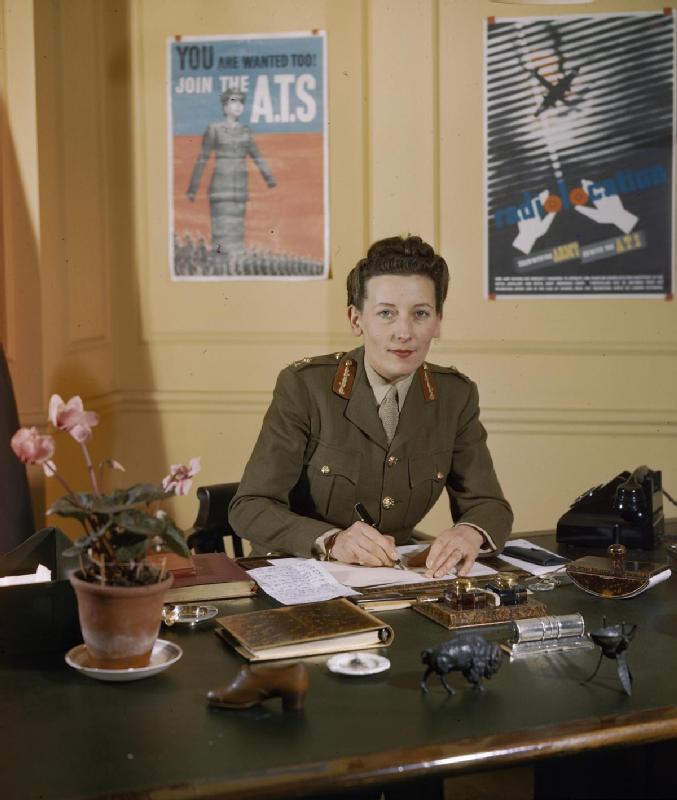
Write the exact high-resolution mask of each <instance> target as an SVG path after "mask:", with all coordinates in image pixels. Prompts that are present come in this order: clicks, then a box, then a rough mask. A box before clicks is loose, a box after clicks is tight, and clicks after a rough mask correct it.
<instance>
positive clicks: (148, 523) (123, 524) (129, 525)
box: [113, 508, 164, 546]
mask: <svg viewBox="0 0 677 800" xmlns="http://www.w3.org/2000/svg"><path fill="white" fill-rule="evenodd" d="M113 521H114V524H115V525H116V527H118V528H121V529H122V530H124V531H130V532H132V533H139V534H142V535H143V536H146V537H150V536H161V535H162V531H163V528H164V520H163V518H162V517H151V516H150V515H149V514H146V512H145V511H142V510H141V509H140V508H129V509H126V510H125V511H121V512H120V513H119V514H114V515H113ZM121 535H122V534H119V533H116V534H115V537H114V538H115V539H117V538H118V537H119V536H121ZM113 546H115V543H113Z"/></svg>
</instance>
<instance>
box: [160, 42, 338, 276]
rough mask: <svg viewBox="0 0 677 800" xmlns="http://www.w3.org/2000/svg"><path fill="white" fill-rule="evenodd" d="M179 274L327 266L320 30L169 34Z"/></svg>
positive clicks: (322, 271) (172, 254)
mask: <svg viewBox="0 0 677 800" xmlns="http://www.w3.org/2000/svg"><path fill="white" fill-rule="evenodd" d="M167 85H168V110H169V126H168V129H169V147H168V152H169V175H170V180H169V187H170V198H169V232H170V243H169V258H170V272H171V276H172V278H173V279H174V280H181V281H186V280H193V281H195V280H198V281H199V280H256V279H258V280H272V279H279V280H294V279H296V280H299V279H304V280H307V279H312V278H314V279H322V278H326V277H327V272H328V243H329V209H328V205H327V198H328V185H327V108H326V97H327V90H326V47H325V35H324V33H323V32H322V31H313V32H308V33H285V34H273V35H270V34H265V35H258V34H249V35H247V36H208V37H180V36H177V37H175V38H173V39H170V40H169V41H168V81H167Z"/></svg>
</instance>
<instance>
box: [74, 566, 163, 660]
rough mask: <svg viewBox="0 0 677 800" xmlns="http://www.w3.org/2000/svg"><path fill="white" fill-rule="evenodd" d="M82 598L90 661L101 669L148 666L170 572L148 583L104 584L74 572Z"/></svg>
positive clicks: (82, 625)
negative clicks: (155, 581) (145, 584)
mask: <svg viewBox="0 0 677 800" xmlns="http://www.w3.org/2000/svg"><path fill="white" fill-rule="evenodd" d="M70 582H71V584H72V585H73V589H74V590H75V594H76V596H77V598H78V613H79V616H80V628H81V629H82V638H83V639H84V642H85V644H86V645H87V652H88V653H89V659H90V665H91V666H92V667H98V668H100V669H127V668H129V667H145V666H147V664H148V662H149V660H150V654H151V651H152V649H153V645H154V644H155V640H156V639H157V636H158V633H159V631H160V623H161V621H162V604H163V601H164V596H165V592H166V591H167V589H169V587H170V586H171V585H172V583H173V582H174V578H173V576H172V575H168V576H167V577H166V578H165V580H163V581H161V582H160V583H152V584H150V585H147V586H131V587H127V586H101V585H100V584H97V583H89V582H88V581H84V580H82V579H81V578H78V577H76V576H75V575H71V576H70Z"/></svg>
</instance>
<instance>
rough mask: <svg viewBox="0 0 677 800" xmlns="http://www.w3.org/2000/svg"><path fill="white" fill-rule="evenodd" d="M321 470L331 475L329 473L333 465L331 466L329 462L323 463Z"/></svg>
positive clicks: (324, 473)
mask: <svg viewBox="0 0 677 800" xmlns="http://www.w3.org/2000/svg"><path fill="white" fill-rule="evenodd" d="M320 472H321V473H322V474H323V475H329V473H330V472H331V467H330V466H329V464H323V465H322V466H321V467H320Z"/></svg>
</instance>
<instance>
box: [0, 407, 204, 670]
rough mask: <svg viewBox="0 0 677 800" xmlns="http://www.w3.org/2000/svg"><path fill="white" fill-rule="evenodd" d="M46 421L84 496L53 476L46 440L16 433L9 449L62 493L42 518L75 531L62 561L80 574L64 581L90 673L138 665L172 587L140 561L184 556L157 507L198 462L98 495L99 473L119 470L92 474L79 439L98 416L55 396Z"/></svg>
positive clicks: (102, 467)
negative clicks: (78, 530) (82, 475)
mask: <svg viewBox="0 0 677 800" xmlns="http://www.w3.org/2000/svg"><path fill="white" fill-rule="evenodd" d="M49 421H50V422H51V424H52V425H53V426H54V427H55V428H57V429H58V430H61V431H64V432H67V433H69V434H70V435H71V436H72V437H73V439H75V441H76V442H78V443H79V444H80V446H81V448H82V453H83V456H84V459H85V463H86V465H87V469H88V472H89V476H90V479H91V484H92V491H91V492H76V491H74V490H73V489H72V488H71V487H70V486H69V484H68V482H67V481H66V479H65V478H64V477H63V475H61V473H60V472H59V471H58V469H57V466H56V464H55V462H54V461H53V456H54V452H55V442H54V438H53V437H52V436H51V435H48V434H47V435H41V434H40V433H39V432H38V430H37V429H36V428H20V429H19V430H18V431H17V432H16V433H15V434H14V436H13V437H12V440H11V446H12V449H13V450H14V452H15V453H16V455H17V456H18V457H19V459H20V460H21V461H22V462H23V463H24V464H41V465H42V468H43V470H44V472H45V475H47V476H48V477H52V478H56V479H57V480H58V481H60V482H61V484H62V485H63V487H64V488H65V490H66V493H65V494H64V495H63V496H62V497H60V498H59V499H58V500H57V501H56V502H54V503H53V504H52V506H51V507H50V508H49V509H48V511H47V513H48V514H57V515H58V516H61V517H72V518H74V519H76V520H78V522H79V523H80V524H81V526H82V528H83V535H82V537H81V538H80V539H78V540H77V541H76V542H75V543H74V544H73V546H72V547H71V548H70V549H69V550H66V551H65V555H77V556H79V558H80V569H79V570H78V571H77V572H76V573H74V574H73V575H72V576H71V578H70V581H71V583H72V585H73V588H74V589H75V593H76V596H77V599H78V611H79V617H80V627H81V629H82V637H83V639H84V641H85V644H86V646H87V651H88V655H89V662H90V666H93V667H99V668H107V669H125V668H129V667H143V666H146V665H147V664H148V662H149V659H150V654H151V651H152V649H153V645H154V643H155V640H156V639H157V635H158V632H159V630H160V622H161V615H162V604H163V600H164V594H165V592H166V590H167V589H169V587H170V586H171V585H172V581H173V578H172V576H171V574H169V573H167V572H166V570H165V569H164V564H163V562H162V561H160V563H159V564H158V563H155V562H154V563H149V562H147V561H146V560H145V559H146V556H147V554H148V553H149V551H150V550H151V549H155V550H158V549H168V550H169V551H172V552H174V553H178V554H179V555H183V556H188V555H190V552H189V550H188V547H187V545H186V541H185V538H184V536H183V533H182V532H181V530H180V529H179V528H178V527H177V526H176V524H175V523H174V521H173V520H172V518H171V517H170V516H169V515H168V514H167V513H165V512H164V511H163V510H161V509H160V508H159V503H160V502H161V501H162V500H164V499H166V498H167V497H171V496H173V495H185V494H186V493H187V492H188V491H189V489H190V486H191V482H192V478H193V476H194V475H196V474H197V473H198V472H199V471H200V459H199V458H193V459H191V461H190V462H189V464H188V465H187V466H186V465H183V464H173V465H172V467H171V470H170V473H169V475H167V476H166V477H165V478H164V479H163V481H162V483H161V484H160V485H156V484H150V483H139V484H135V485H133V486H130V487H129V488H127V489H114V490H112V491H110V492H108V493H104V492H103V491H102V487H103V482H104V475H105V471H106V470H107V469H111V470H122V471H124V467H123V466H122V465H121V464H119V463H118V462H117V461H115V460H113V459H107V460H105V461H103V462H101V464H99V465H98V467H97V468H96V469H95V467H94V465H93V463H92V460H91V458H90V454H89V449H88V447H87V440H88V439H89V438H90V436H91V435H92V428H93V427H94V426H95V425H97V424H98V421H99V418H98V415H97V414H96V413H95V412H93V411H86V410H85V409H84V407H83V403H82V400H81V399H80V397H78V396H75V397H71V399H70V400H69V401H68V402H67V403H64V401H63V400H62V399H61V397H60V396H59V395H57V394H55V395H52V397H51V399H50V402H49Z"/></svg>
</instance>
